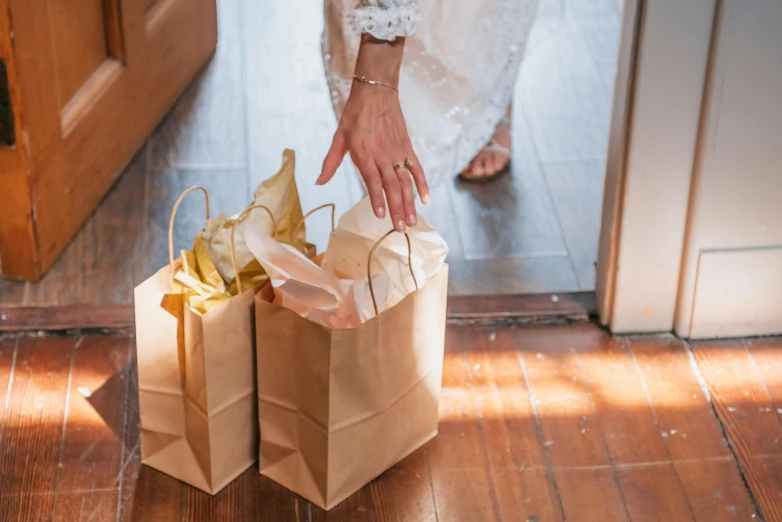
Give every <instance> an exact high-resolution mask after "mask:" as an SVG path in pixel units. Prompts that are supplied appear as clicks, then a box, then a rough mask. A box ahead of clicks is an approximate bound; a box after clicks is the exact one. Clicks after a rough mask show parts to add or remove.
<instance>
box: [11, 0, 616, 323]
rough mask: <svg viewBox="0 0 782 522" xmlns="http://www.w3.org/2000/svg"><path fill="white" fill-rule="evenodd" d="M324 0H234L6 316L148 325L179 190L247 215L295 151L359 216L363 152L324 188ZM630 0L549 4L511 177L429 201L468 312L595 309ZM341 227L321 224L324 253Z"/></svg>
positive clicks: (182, 222) (519, 115) (305, 177)
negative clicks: (210, 43)
mask: <svg viewBox="0 0 782 522" xmlns="http://www.w3.org/2000/svg"><path fill="white" fill-rule="evenodd" d="M321 7H322V6H321V2H320V0H297V1H292V2H277V3H272V4H269V3H264V2H254V1H251V0H218V24H219V35H220V37H219V43H218V48H217V52H216V55H215V57H214V58H213V60H212V61H211V62H210V63H209V64H208V65H207V66H206V67H205V68H204V70H203V71H202V72H201V73H200V75H199V76H198V77H197V79H196V80H195V81H194V82H193V83H192V84H191V85H190V86H189V87H188V88H187V89H186V91H185V92H184V94H183V95H182V96H181V98H180V99H179V101H178V102H177V104H176V105H175V106H174V108H173V109H172V110H171V111H170V112H169V114H168V115H167V116H166V117H165V118H164V120H163V121H162V123H161V124H160V125H159V127H158V128H157V129H156V131H155V132H154V133H153V135H152V136H151V137H150V139H149V140H148V141H147V143H146V144H145V145H144V146H143V147H142V149H141V150H140V151H139V153H138V154H137V155H136V157H135V158H134V160H133V161H132V162H131V164H130V165H129V166H128V167H127V169H126V171H125V173H124V174H123V175H122V177H121V178H120V179H119V181H118V182H117V183H116V184H115V186H114V187H113V188H112V190H111V191H110V192H109V193H108V194H107V196H106V197H105V198H104V200H103V201H102V203H101V204H100V206H99V207H98V209H97V210H96V211H95V212H94V214H93V215H92V216H91V217H90V219H89V220H88V221H87V223H86V224H85V225H84V226H83V228H82V229H81V230H80V232H79V233H78V234H77V235H76V237H75V238H74V239H73V241H72V242H71V243H70V245H69V246H68V247H67V248H66V250H65V251H64V253H63V254H62V256H61V257H60V259H59V260H58V261H57V262H56V264H55V265H54V267H53V268H52V269H51V270H50V272H49V273H48V274H47V275H46V276H45V278H44V279H43V280H42V281H40V282H38V283H25V282H17V281H8V280H0V306H2V309H3V314H4V317H5V319H4V322H3V323H0V325H2V326H1V327H3V328H6V329H10V328H20V327H24V328H36V327H41V325H42V324H43V321H51V315H50V314H49V315H47V314H44V315H41V313H39V312H35V313H31V311H32V310H37V309H40V308H41V307H44V308H45V309H51V310H56V313H57V314H58V317H59V319H58V320H57V321H55V322H57V323H58V325H60V326H62V327H70V326H79V327H105V326H117V325H119V326H122V325H125V326H128V325H132V303H133V288H134V286H135V285H136V284H138V283H139V282H140V281H143V280H144V279H146V278H147V277H149V275H151V274H152V273H154V272H155V271H156V270H157V269H159V268H160V267H161V266H163V265H165V264H166V262H167V251H166V239H165V234H166V227H167V221H168V216H169V212H170V209H171V207H172V205H173V203H174V201H175V199H176V197H177V196H178V195H179V194H180V193H181V192H182V191H183V190H184V189H185V188H187V187H189V186H192V185H196V184H200V185H203V186H205V187H206V188H207V189H208V190H209V193H210V199H211V201H212V207H213V209H214V210H215V212H225V213H226V214H229V215H230V214H234V213H236V212H238V211H239V210H241V209H242V208H243V207H244V206H245V205H247V204H248V203H249V199H250V195H251V192H252V190H253V189H254V188H255V187H256V186H257V185H258V184H259V183H260V182H261V181H262V180H263V179H266V178H267V177H269V176H271V175H272V174H273V173H274V172H276V170H277V169H278V167H279V164H280V159H281V153H282V151H283V149H285V148H290V149H293V150H295V151H296V163H297V167H296V171H297V179H298V185H299V191H300V196H301V201H302V207H303V208H304V209H305V210H306V209H309V208H315V207H316V206H319V205H321V204H324V203H335V204H336V205H337V209H338V211H344V210H346V209H347V208H349V207H350V206H352V205H353V204H354V203H355V202H357V201H358V200H359V199H360V198H361V197H362V196H363V193H362V190H361V187H360V184H359V183H358V180H357V178H356V174H355V172H354V170H353V167H352V166H351V165H349V162H347V161H346V162H345V163H344V164H343V166H342V167H341V171H340V172H338V174H337V176H336V178H335V180H333V181H332V182H331V183H330V184H329V185H327V186H325V187H318V188H316V187H315V186H314V179H315V178H316V177H317V174H318V172H319V170H320V166H321V162H322V160H323V157H324V156H325V153H326V151H327V149H328V146H329V143H330V140H331V137H332V135H333V132H334V130H335V128H336V122H335V119H334V114H333V110H332V107H331V102H330V95H329V92H328V88H327V86H326V82H325V79H324V76H323V64H322V57H321V48H320V38H321V31H322V23H323V20H322V8H321ZM621 9H622V5H621V1H620V0H600V1H594V0H590V1H587V0H540V3H539V6H538V12H537V16H536V21H535V24H534V26H533V29H532V32H531V35H530V38H529V42H528V45H527V49H526V55H525V58H524V60H523V64H522V67H521V71H520V74H519V80H518V83H517V87H516V93H515V98H514V113H513V130H512V133H513V158H512V162H511V171H510V173H509V174H508V175H505V176H503V177H501V178H499V179H497V180H495V181H493V182H491V183H488V184H469V183H464V182H460V181H458V180H457V179H456V177H455V176H454V178H453V180H451V181H449V182H443V183H442V184H441V185H439V186H438V187H435V188H434V191H433V201H434V204H433V205H431V206H430V207H428V208H425V209H422V214H424V216H425V217H426V218H427V219H428V220H429V221H430V222H431V223H432V224H433V225H434V226H435V228H437V229H438V230H439V231H440V232H441V233H442V234H443V236H444V237H445V239H446V241H447V242H448V244H449V246H450V250H451V254H450V256H449V259H448V261H449V263H450V264H451V267H452V268H451V282H450V295H451V296H453V297H454V299H455V301H454V303H455V306H456V308H457V309H459V307H460V306H461V308H460V309H461V310H462V312H463V313H464V314H465V315H470V310H472V311H473V312H474V311H475V309H474V307H475V303H476V302H478V301H475V300H474V299H473V298H474V297H476V296H495V297H496V296H507V297H508V298H511V297H512V298H514V299H515V298H517V297H519V296H522V295H524V296H543V298H542V299H540V300H538V301H536V302H540V303H543V302H545V303H548V304H551V303H554V304H555V305H556V306H555V308H557V307H558V306H559V308H561V304H562V303H566V302H568V297H567V296H576V295H581V296H587V299H586V301H587V304H586V305H585V304H584V300H583V299H576V301H577V306H576V308H577V310H579V311H580V312H583V313H588V312H592V311H594V304H593V303H594V298H593V292H594V289H595V261H596V258H597V243H598V235H599V231H600V209H601V198H602V190H603V175H604V171H605V165H606V150H607V141H608V134H609V124H610V120H611V106H612V103H611V100H612V88H613V83H614V76H615V74H616V63H617V54H618V52H617V50H618V42H619V32H620V25H621ZM340 209H341V210H340ZM202 213H203V209H202V204H201V202H198V201H185V203H184V205H183V207H182V209H181V210H180V214H179V216H180V217H179V218H178V222H177V228H176V234H175V244H176V245H177V248H180V247H183V246H187V244H188V242H189V241H191V239H192V237H193V236H194V234H195V233H196V232H197V231H198V230H200V228H201V227H202V226H203V215H202ZM327 227H328V224H327V223H326V222H325V221H324V222H320V223H319V222H318V221H314V222H313V223H312V224H311V225H310V224H308V236H309V237H310V238H311V239H312V240H313V241H314V242H315V243H317V244H318V246H319V248H320V249H322V248H325V245H326V241H327V237H328V228H327ZM558 295H559V296H560V297H557V296H558ZM460 298H465V299H462V300H461V301H460V300H459V299H460ZM560 299H561V300H560ZM505 302H506V303H509V302H511V301H505ZM465 303H469V306H468V307H466V308H465V306H464V305H465ZM557 303H559V305H557ZM109 305H110V306H109ZM492 306H495V307H496V301H495V302H494V304H489V307H490V308H491V307H492ZM502 306H506V305H502ZM535 306H538V305H535ZM468 309H469V310H468ZM489 311H490V312H491V310H489ZM497 311H498V310H494V312H497ZM555 312H556V313H560V312H561V310H557V311H555ZM47 313H48V312H47ZM52 313H54V312H52ZM63 313H65V315H64V316H63ZM457 315H458V314H457ZM44 316H46V317H45V318H44Z"/></svg>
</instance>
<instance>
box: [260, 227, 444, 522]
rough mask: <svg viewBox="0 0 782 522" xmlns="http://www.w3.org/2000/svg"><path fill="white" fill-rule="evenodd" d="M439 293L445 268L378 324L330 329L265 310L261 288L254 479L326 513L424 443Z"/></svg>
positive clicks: (434, 415)
mask: <svg viewBox="0 0 782 522" xmlns="http://www.w3.org/2000/svg"><path fill="white" fill-rule="evenodd" d="M386 237H387V236H386ZM381 241H382V239H381ZM373 250H374V249H373ZM370 256H371V253H370ZM370 281H371V278H370ZM416 286H417V285H416ZM447 291H448V267H447V265H445V266H443V269H442V271H441V272H440V273H439V274H438V275H436V276H434V277H433V278H432V279H430V280H429V281H428V282H427V283H426V284H425V285H424V286H423V288H420V289H419V290H416V291H414V292H413V293H411V294H409V295H408V296H406V297H405V298H404V299H403V300H402V301H401V302H400V303H399V304H397V305H396V306H394V307H392V308H390V309H389V310H386V311H383V312H381V313H380V315H379V316H377V317H374V318H372V319H370V320H368V321H367V322H365V323H363V324H361V325H360V326H359V327H357V328H351V329H331V328H327V327H325V326H321V325H318V324H316V323H314V322H312V321H309V320H307V319H305V318H303V317H301V316H300V315H298V314H297V313H295V312H294V311H292V310H289V309H287V308H283V307H280V306H276V305H274V304H272V303H271V302H270V301H271V300H272V299H273V292H274V290H273V288H272V286H271V285H266V286H265V287H264V288H263V290H262V291H261V292H259V293H258V294H257V295H256V297H255V322H256V338H257V343H256V349H257V362H258V386H259V387H258V415H259V424H260V429H261V444H260V472H261V473H262V474H263V475H265V476H267V477H269V478H271V479H273V480H274V481H276V482H278V483H280V484H281V485H283V486H285V487H287V488H288V489H290V490H292V491H294V492H296V493H298V494H299V495H301V496H303V497H305V498H306V499H308V500H310V501H311V502H313V503H314V504H316V505H318V506H320V507H321V508H323V509H331V508H333V507H334V506H335V505H337V504H338V503H340V502H341V501H343V500H344V499H346V498H347V497H348V496H350V495H351V494H353V493H354V492H356V491H357V490H359V489H360V488H362V487H363V486H364V485H366V484H367V483H368V482H370V481H371V480H372V479H374V478H375V477H377V476H378V475H380V474H381V473H383V472H384V471H385V470H387V469H388V468H390V467H391V466H393V465H394V464H395V463H397V462H399V461H400V460H402V459H403V458H405V457H406V456H407V455H409V454H410V453H412V452H413V451H415V450H416V449H418V448H420V447H421V446H422V445H424V444H425V443H426V442H427V441H429V440H431V439H432V438H433V437H434V436H435V435H436V434H437V424H438V411H437V410H438V401H439V395H440V386H441V380H442V365H443V351H444V346H445V319H446V299H447ZM373 297H374V292H373ZM374 304H375V308H376V309H377V303H374Z"/></svg>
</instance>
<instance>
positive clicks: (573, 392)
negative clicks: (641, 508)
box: [515, 327, 629, 520]
mask: <svg viewBox="0 0 782 522" xmlns="http://www.w3.org/2000/svg"><path fill="white" fill-rule="evenodd" d="M555 328H557V327H542V328H540V327H533V328H529V329H520V330H517V331H516V332H515V339H516V344H517V345H518V347H519V349H520V351H521V355H522V359H523V362H524V367H525V372H526V377H527V379H528V382H529V387H530V393H531V394H532V398H533V400H534V404H535V411H536V414H537V415H538V418H539V422H540V426H541V431H542V434H543V438H544V442H543V445H544V447H545V448H546V451H547V453H548V455H549V458H550V460H551V465H552V467H553V471H554V477H555V480H556V483H557V488H558V490H559V494H560V498H561V500H562V506H563V511H564V514H565V518H566V519H572V520H577V519H579V518H583V519H585V520H629V517H628V512H627V506H625V504H624V499H623V497H622V491H621V489H620V486H619V484H618V480H617V477H616V470H615V469H614V467H613V465H612V463H611V459H610V456H609V453H608V450H607V448H606V444H605V440H604V438H603V435H602V434H601V432H600V427H599V421H598V419H597V415H596V411H595V406H594V404H593V401H592V398H591V396H590V393H589V389H588V388H587V387H586V383H585V382H584V379H583V378H582V377H581V376H580V370H579V364H578V356H577V354H576V353H575V351H574V348H573V347H572V346H571V344H570V342H569V341H570V340H571V339H572V338H573V337H577V333H575V334H574V330H573V329H572V328H569V327H558V328H560V330H555ZM555 331H559V332H563V333H564V335H553V334H554V332H555ZM593 331H594V329H592V330H586V332H587V333H588V334H589V335H595V334H594V333H593Z"/></svg>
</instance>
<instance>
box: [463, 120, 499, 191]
mask: <svg viewBox="0 0 782 522" xmlns="http://www.w3.org/2000/svg"><path fill="white" fill-rule="evenodd" d="M510 124H511V120H510V116H508V115H507V114H506V115H505V116H503V118H502V119H501V120H500V122H499V123H498V124H497V126H496V127H495V128H494V133H495V134H496V133H497V131H498V130H499V129H500V128H502V127H503V126H504V125H508V126H510ZM481 152H499V153H500V154H504V155H505V156H507V157H508V163H506V164H505V166H504V167H503V168H501V169H500V170H498V171H497V172H495V173H493V174H488V175H484V176H476V177H470V176H465V175H464V172H462V173H461V174H459V177H460V178H461V179H463V180H465V181H490V180H492V179H494V178H496V177H497V176H500V175H502V174H504V173H505V172H507V171H508V169H509V167H510V158H511V150H510V149H509V148H508V147H505V146H503V145H500V144H499V143H497V140H495V139H494V137H493V136H492V138H491V139H490V140H489V143H487V144H486V146H485V147H483V148H482V149H481Z"/></svg>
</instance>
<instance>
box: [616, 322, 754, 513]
mask: <svg viewBox="0 0 782 522" xmlns="http://www.w3.org/2000/svg"><path fill="white" fill-rule="evenodd" d="M626 350H627V352H628V353H629V354H630V356H632V357H633V359H634V362H635V366H636V372H637V373H638V375H639V376H640V378H641V381H642V383H643V385H644V389H645V391H646V394H647V396H648V397H649V401H650V403H651V405H652V409H653V411H654V415H655V419H656V426H657V429H658V430H659V432H660V435H661V436H662V440H663V441H664V443H665V445H666V448H667V451H668V453H669V454H670V456H671V459H672V461H673V466H674V468H675V470H676V474H677V475H678V477H679V480H680V482H681V484H682V487H683V488H684V491H685V493H686V495H687V499H688V503H689V505H690V509H691V510H692V512H693V514H694V516H695V519H696V520H714V521H718V520H720V521H721V520H747V519H751V517H752V515H756V512H755V507H754V505H753V504H752V499H751V498H750V495H749V493H748V491H747V490H746V488H745V487H744V483H743V480H742V476H741V473H740V471H739V468H738V465H737V462H736V461H735V459H734V457H733V454H732V453H731V451H730V448H729V446H728V444H727V440H726V439H725V437H724V435H723V431H722V426H721V425H720V421H719V419H718V418H717V416H716V415H715V414H714V411H713V409H712V407H711V404H710V402H709V399H708V397H707V395H706V394H705V393H704V390H703V389H702V388H701V384H700V382H699V381H698V378H699V377H698V375H697V374H696V373H695V372H693V368H692V366H691V362H690V359H689V357H688V354H687V351H686V346H685V343H684V342H682V341H680V340H678V339H675V338H674V337H672V336H668V337H659V336H658V337H654V338H634V339H632V340H630V341H629V342H628V343H627V347H626Z"/></svg>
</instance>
